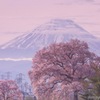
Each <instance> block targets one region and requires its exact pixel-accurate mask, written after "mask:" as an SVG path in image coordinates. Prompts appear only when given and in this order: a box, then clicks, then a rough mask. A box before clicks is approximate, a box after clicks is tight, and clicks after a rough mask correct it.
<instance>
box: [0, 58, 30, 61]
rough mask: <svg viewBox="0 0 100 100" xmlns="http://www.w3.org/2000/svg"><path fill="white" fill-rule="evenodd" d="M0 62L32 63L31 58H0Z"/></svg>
mask: <svg viewBox="0 0 100 100" xmlns="http://www.w3.org/2000/svg"><path fill="white" fill-rule="evenodd" d="M0 61H32V58H0Z"/></svg>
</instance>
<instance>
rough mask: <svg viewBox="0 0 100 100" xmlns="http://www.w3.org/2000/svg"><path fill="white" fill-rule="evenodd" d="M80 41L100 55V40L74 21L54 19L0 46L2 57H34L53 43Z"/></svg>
mask: <svg viewBox="0 0 100 100" xmlns="http://www.w3.org/2000/svg"><path fill="white" fill-rule="evenodd" d="M70 39H79V40H83V41H86V42H87V43H88V44H89V47H90V50H91V51H94V52H95V53H97V54H100V39H98V38H96V37H95V36H93V35H92V34H90V33H89V32H87V31H86V30H85V29H83V28H82V27H80V26H79V25H77V24H76V23H75V22H74V21H72V20H64V19H53V20H51V21H50V22H47V23H45V24H42V25H40V26H39V27H37V28H36V29H34V30H33V31H32V32H30V33H27V34H23V35H21V36H19V37H17V38H15V39H13V40H11V41H9V42H8V43H6V44H3V45H1V46H0V55H1V57H17V58H18V57H33V55H34V53H35V52H36V51H37V50H40V49H41V48H43V47H45V46H48V45H49V44H51V43H59V42H65V41H68V40H70Z"/></svg>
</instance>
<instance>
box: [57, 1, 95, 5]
mask: <svg viewBox="0 0 100 100" xmlns="http://www.w3.org/2000/svg"><path fill="white" fill-rule="evenodd" d="M96 1H97V0H60V1H57V2H56V4H58V5H72V4H89V3H90V4H91V3H95V2H96Z"/></svg>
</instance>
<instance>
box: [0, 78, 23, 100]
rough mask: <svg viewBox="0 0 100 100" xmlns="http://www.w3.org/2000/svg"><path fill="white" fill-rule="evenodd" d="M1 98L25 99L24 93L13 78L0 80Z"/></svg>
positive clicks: (0, 99)
mask: <svg viewBox="0 0 100 100" xmlns="http://www.w3.org/2000/svg"><path fill="white" fill-rule="evenodd" d="M0 100H23V95H22V93H21V91H20V90H19V88H18V86H17V84H16V82H15V81H13V80H0Z"/></svg>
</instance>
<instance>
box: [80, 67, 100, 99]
mask: <svg viewBox="0 0 100 100" xmlns="http://www.w3.org/2000/svg"><path fill="white" fill-rule="evenodd" d="M93 69H94V70H95V74H94V75H93V76H92V77H91V78H89V79H88V81H87V82H83V86H84V91H83V94H82V96H81V97H82V98H83V99H84V100H100V67H99V66H95V67H93ZM89 98H91V99H89Z"/></svg>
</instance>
